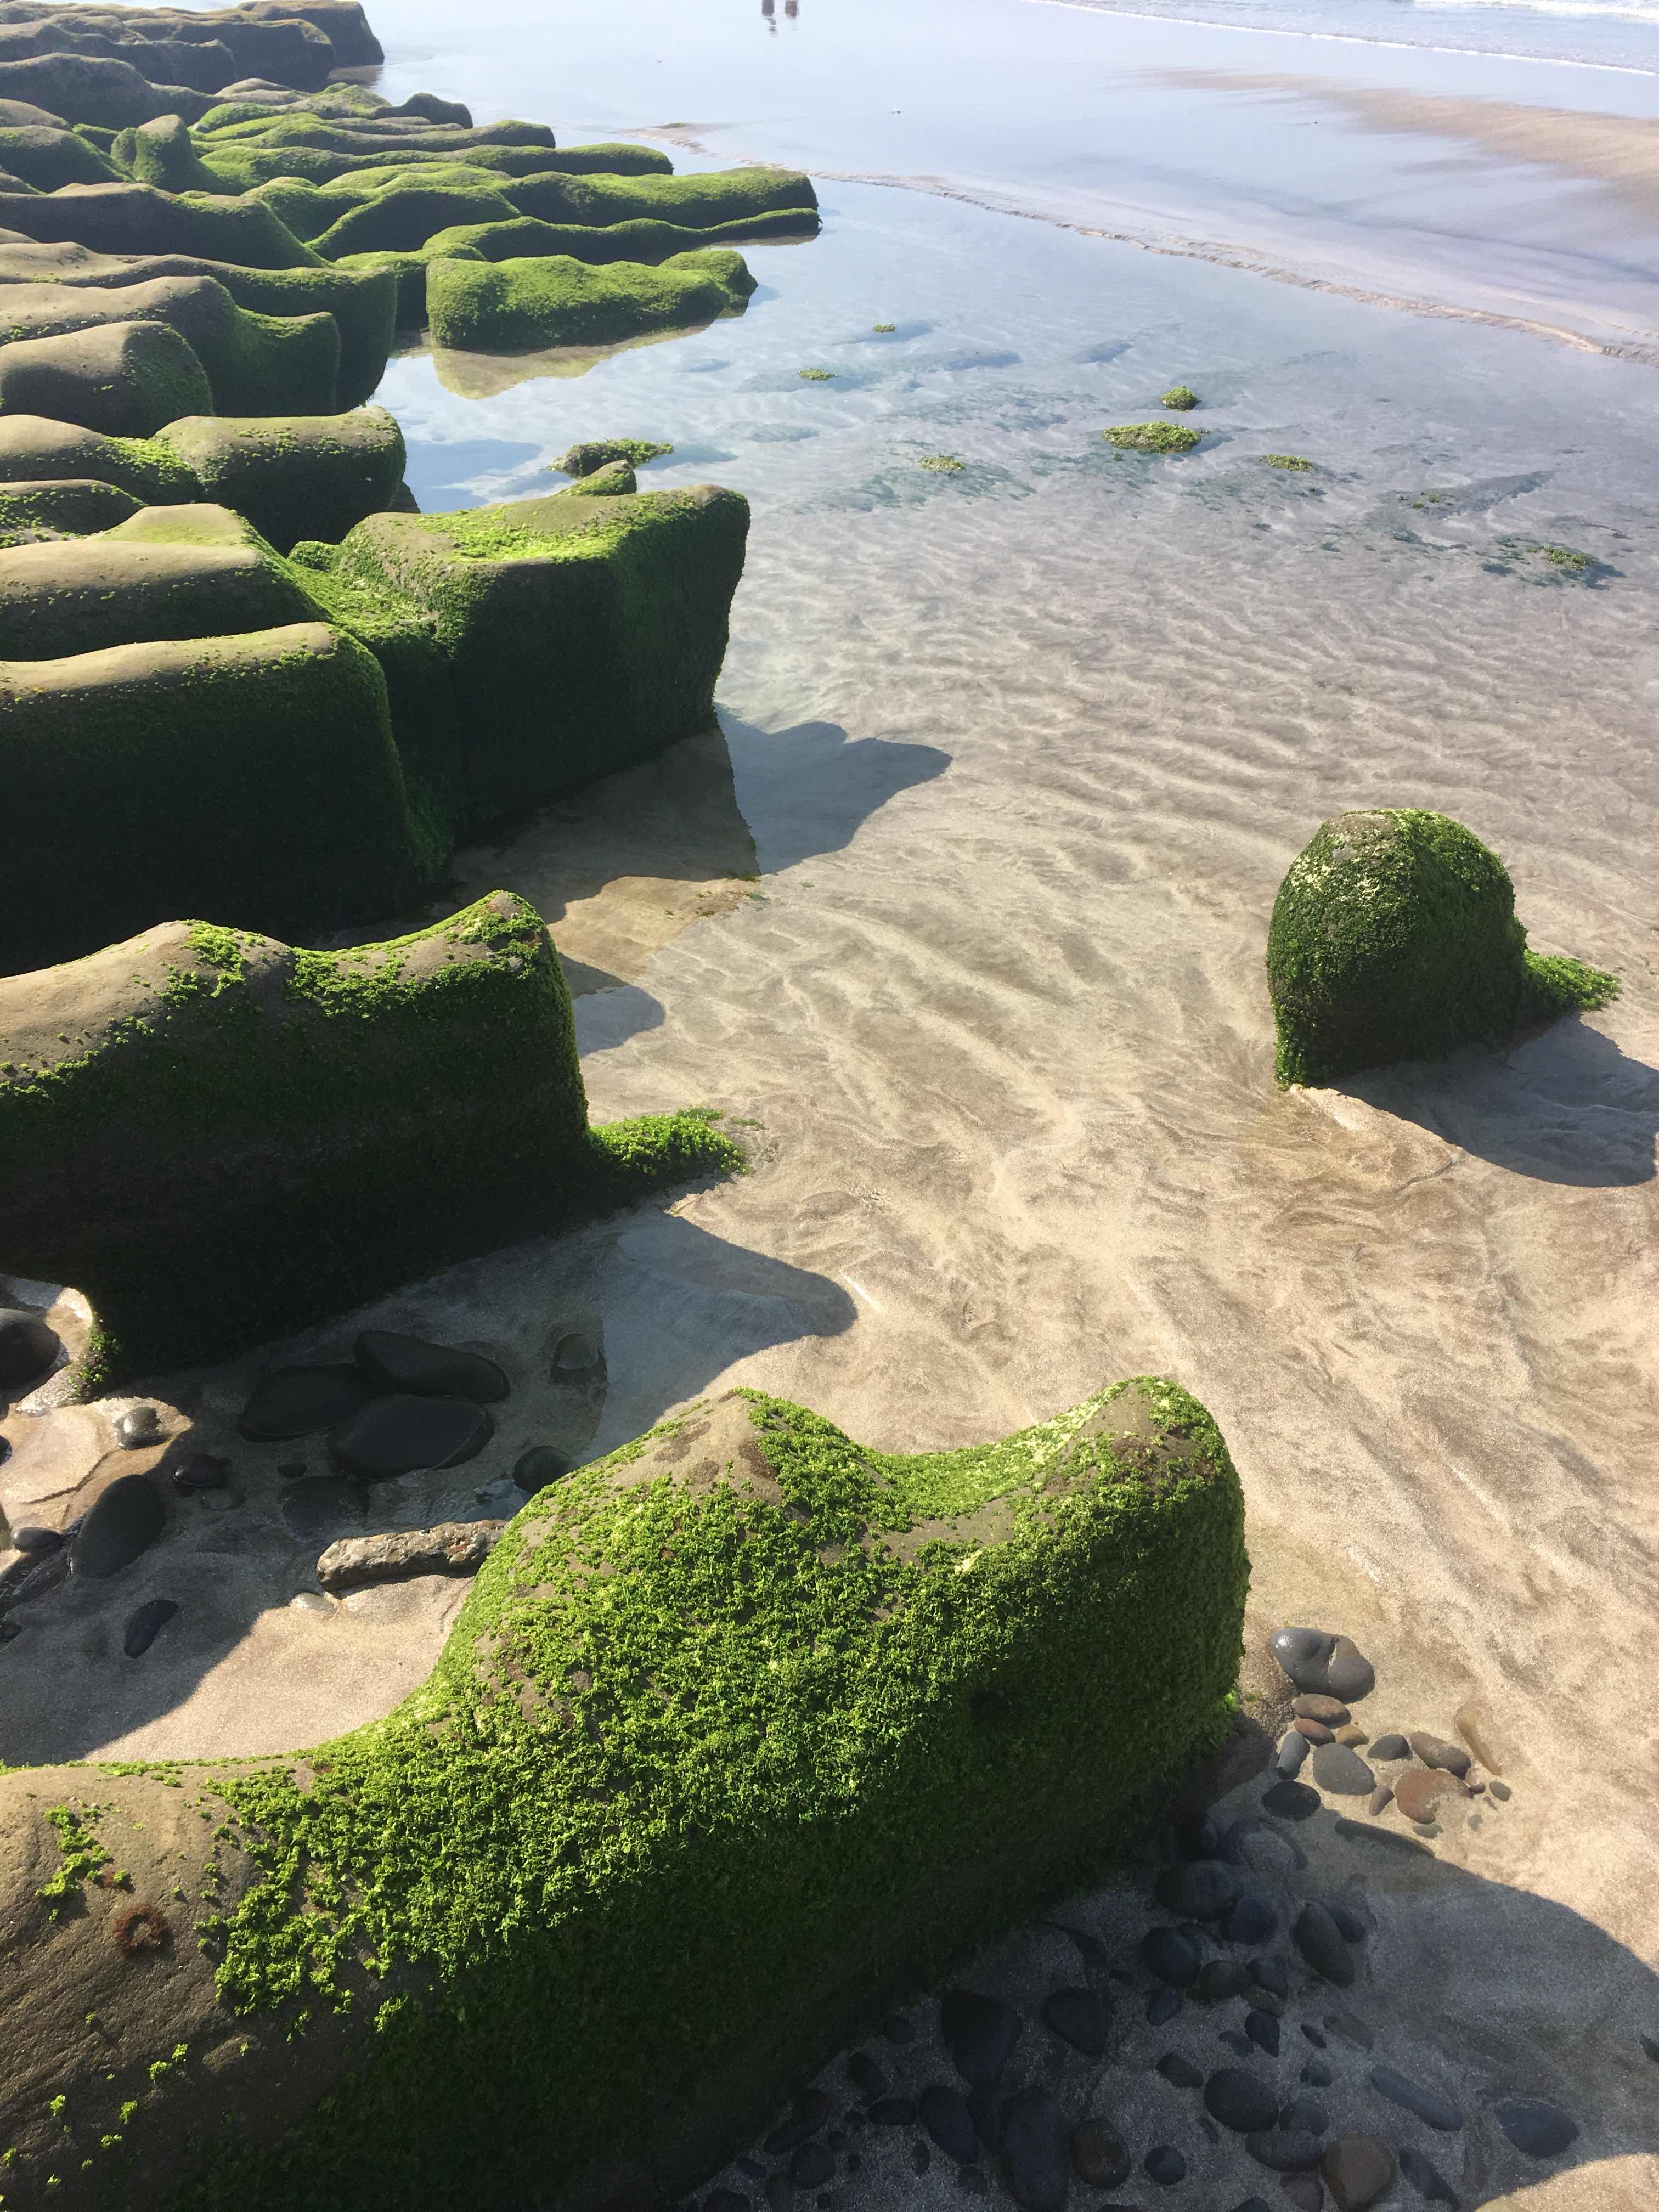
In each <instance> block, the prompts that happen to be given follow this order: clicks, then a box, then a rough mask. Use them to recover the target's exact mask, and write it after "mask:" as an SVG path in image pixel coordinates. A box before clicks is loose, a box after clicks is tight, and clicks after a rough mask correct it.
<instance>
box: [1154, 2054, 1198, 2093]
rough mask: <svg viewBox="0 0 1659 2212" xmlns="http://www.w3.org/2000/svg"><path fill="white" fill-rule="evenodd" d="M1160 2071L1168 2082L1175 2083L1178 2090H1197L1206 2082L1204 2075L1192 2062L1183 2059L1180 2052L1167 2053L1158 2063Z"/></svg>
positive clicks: (1188, 2059)
mask: <svg viewBox="0 0 1659 2212" xmlns="http://www.w3.org/2000/svg"><path fill="white" fill-rule="evenodd" d="M1158 2072H1159V2073H1160V2074H1161V2075H1163V2076H1164V2080H1165V2081H1171V2082H1173V2083H1174V2084H1175V2086H1176V2088H1177V2089H1196V2088H1198V2087H1200V2086H1201V2084H1202V2082H1203V2080H1204V2076H1203V2075H1202V2074H1200V2071H1199V2069H1197V2067H1196V2066H1194V2063H1193V2062H1192V2060H1191V2059H1190V2058H1183V2057H1182V2055H1181V2053H1180V2052H1179V2051H1165V2052H1164V2056H1163V2057H1162V2058H1160V2059H1159V2060H1158Z"/></svg>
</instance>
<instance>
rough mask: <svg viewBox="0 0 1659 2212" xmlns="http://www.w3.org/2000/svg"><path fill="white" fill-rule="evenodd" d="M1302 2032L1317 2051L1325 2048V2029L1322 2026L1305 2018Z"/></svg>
mask: <svg viewBox="0 0 1659 2212" xmlns="http://www.w3.org/2000/svg"><path fill="white" fill-rule="evenodd" d="M1302 2033H1304V2035H1305V2036H1306V2037H1307V2039H1308V2040H1309V2042H1310V2043H1311V2044H1312V2045H1313V2046H1314V2048H1315V2050H1316V2051H1322V2050H1323V2049H1324V2048H1325V2031H1324V2029H1323V2028H1322V2027H1315V2026H1314V2024H1313V2022H1312V2021H1310V2020H1304V2021H1303V2023H1302Z"/></svg>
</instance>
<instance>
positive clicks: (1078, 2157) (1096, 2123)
mask: <svg viewBox="0 0 1659 2212" xmlns="http://www.w3.org/2000/svg"><path fill="white" fill-rule="evenodd" d="M1072 2164H1073V2166H1075V2167H1076V2169H1077V2173H1078V2178H1079V2180H1082V2181H1086V2182H1087V2183H1088V2184H1089V2185H1090V2187H1091V2189H1115V2188H1116V2187H1117V2186H1118V2185H1119V2183H1120V2182H1124V2181H1127V2179H1129V2172H1130V2169H1131V2167H1132V2166H1133V2164H1134V2160H1133V2159H1132V2158H1131V2157H1130V2155H1129V2146H1128V2144H1127V2143H1126V2142H1124V2140H1123V2138H1122V2136H1121V2135H1120V2134H1119V2133H1118V2131H1117V2130H1116V2129H1115V2127H1114V2126H1113V2125H1112V2124H1111V2122H1110V2121H1109V2120H1101V2119H1093V2120H1085V2121H1083V2122H1082V2124H1080V2125H1079V2126H1078V2127H1075V2128H1073V2130H1072Z"/></svg>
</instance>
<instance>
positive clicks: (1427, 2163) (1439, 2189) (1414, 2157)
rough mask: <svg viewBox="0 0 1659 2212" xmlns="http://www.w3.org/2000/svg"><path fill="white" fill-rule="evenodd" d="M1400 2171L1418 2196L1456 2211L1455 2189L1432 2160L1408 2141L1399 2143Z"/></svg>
mask: <svg viewBox="0 0 1659 2212" xmlns="http://www.w3.org/2000/svg"><path fill="white" fill-rule="evenodd" d="M1400 2171H1401V2173H1403V2174H1404V2175H1405V2177H1406V2179H1407V2181H1409V2182H1410V2184H1411V2185H1412V2187H1413V2189H1414V2190H1415V2191H1417V2193H1418V2195H1419V2197H1427V2198H1428V2200H1429V2202H1430V2203H1431V2204H1449V2205H1450V2206H1451V2207H1452V2208H1453V2212H1456V2205H1457V2191H1455V2189H1454V2188H1453V2187H1452V2185H1451V2184H1450V2182H1449V2181H1448V2180H1447V2179H1446V2177H1445V2175H1444V2174H1443V2173H1442V2172H1441V2171H1440V2169H1439V2168H1438V2167H1437V2166H1436V2165H1435V2164H1434V2162H1433V2160H1431V2159H1427V2158H1425V2157H1424V2155H1423V2154H1422V2152H1421V2151H1420V2150H1413V2148H1411V2146H1410V2144H1409V2143H1402V2144H1401V2148H1400Z"/></svg>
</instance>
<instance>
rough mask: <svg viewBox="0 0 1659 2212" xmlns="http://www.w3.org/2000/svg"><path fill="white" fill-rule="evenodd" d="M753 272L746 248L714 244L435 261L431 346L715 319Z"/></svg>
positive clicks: (581, 335)
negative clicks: (593, 260) (651, 254)
mask: <svg viewBox="0 0 1659 2212" xmlns="http://www.w3.org/2000/svg"><path fill="white" fill-rule="evenodd" d="M754 289H755V279H754V278H753V277H752V276H750V273H749V269H748V265H747V264H746V263H745V262H744V258H743V256H742V255H741V254H740V253H734V252H732V250H731V249H730V248H729V247H723V246H709V247H706V248H703V249H702V250H701V251H699V252H693V253H678V254H674V255H672V256H671V258H669V259H668V260H666V261H663V262H659V263H658V264H655V265H654V266H651V265H647V264H644V263H641V262H635V261H615V262H611V263H608V264H605V265H604V266H599V267H596V266H594V265H593V264H590V263H587V262H584V261H577V260H574V259H572V258H570V257H569V256H568V255H564V254H552V255H547V256H537V257H535V258H528V259H525V260H517V261H477V260H465V261H463V260H443V261H431V262H428V264H427V272H426V315H427V325H428V329H429V330H430V331H431V333H432V342H433V343H434V344H435V345H441V346H450V347H453V348H454V349H456V350H457V351H459V352H472V353H525V352H530V351H532V350H537V349H541V348H543V347H550V346H569V345H588V346H592V345H614V344H617V343H619V342H620V341H621V340H623V339H624V338H630V337H637V336H638V335H639V334H640V333H641V331H656V330H671V329H675V328H678V327H681V326H685V327H690V326H691V325H696V324H702V323H710V322H713V321H714V320H715V319H716V318H717V317H719V316H721V315H730V314H736V313H740V312H741V310H742V309H743V307H744V305H745V304H746V302H747V301H748V298H749V295H750V293H751V292H752V291H753V290H754Z"/></svg>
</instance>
